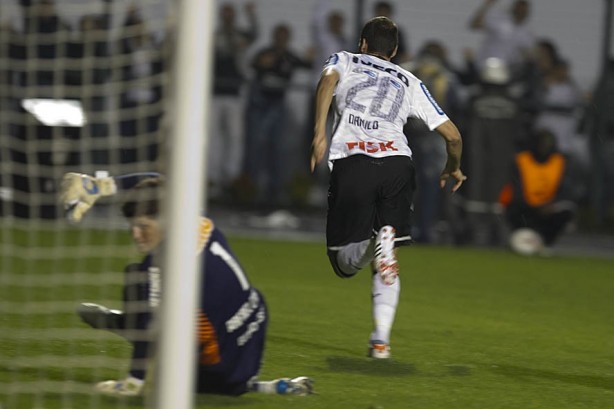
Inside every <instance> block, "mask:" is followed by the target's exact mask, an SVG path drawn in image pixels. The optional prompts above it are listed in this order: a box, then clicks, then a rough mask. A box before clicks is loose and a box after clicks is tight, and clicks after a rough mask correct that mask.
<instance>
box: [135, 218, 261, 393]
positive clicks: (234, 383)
mask: <svg viewBox="0 0 614 409" xmlns="http://www.w3.org/2000/svg"><path fill="white" fill-rule="evenodd" d="M200 223H201V230H200V231H201V237H200V243H199V251H200V254H201V257H203V260H202V266H201V269H202V271H201V274H202V275H203V277H202V278H201V282H202V287H201V291H200V300H199V308H198V323H197V334H196V336H197V340H198V351H197V359H198V362H197V374H198V391H199V392H213V393H234V391H236V390H237V389H236V388H237V387H239V388H241V387H242V386H243V385H244V384H245V383H246V382H247V381H248V380H249V379H250V378H252V377H254V376H256V375H257V374H258V371H259V370H260V365H261V361H262V356H263V352H264V344H265V334H266V328H267V323H268V319H267V308H266V303H265V300H264V297H263V296H262V294H261V293H260V292H259V291H258V290H257V289H256V288H254V287H252V285H251V284H250V282H249V280H248V278H247V276H246V275H245V273H244V271H243V269H242V267H241V265H240V264H239V262H238V260H237V258H236V257H235V255H234V253H233V252H232V250H231V249H230V246H229V245H228V242H227V241H226V238H225V237H224V235H223V234H222V233H221V232H220V231H219V230H218V229H217V228H215V226H214V224H213V222H212V221H211V220H210V219H207V218H202V219H201V221H200ZM155 260H156V257H155V256H152V255H151V254H150V255H147V256H146V257H145V258H144V259H143V261H142V262H141V263H140V265H139V266H138V267H137V268H136V269H138V271H139V272H141V274H145V273H146V274H147V279H145V280H143V281H142V283H143V284H142V286H141V288H140V290H138V291H137V293H138V294H141V295H140V296H139V297H138V298H140V300H138V301H145V299H146V300H147V303H148V305H149V307H150V309H149V310H148V311H147V312H146V313H143V314H141V315H140V317H139V318H137V319H135V320H134V321H133V322H135V323H136V326H137V327H138V328H136V329H140V330H146V329H147V328H148V326H149V324H150V323H151V318H152V313H153V312H154V311H155V308H156V307H157V305H158V304H159V301H160V297H163V288H162V280H161V277H160V274H164V272H161V271H160V268H159V266H157V265H156V262H155ZM172 274H177V273H175V272H173V273H172ZM125 299H126V295H125ZM133 300H134V299H133ZM162 330H164V329H162ZM133 345H134V349H133V363H136V362H141V361H142V360H143V359H144V358H146V357H147V356H148V354H149V346H150V345H149V342H147V341H137V342H134V343H133ZM137 366H138V364H137ZM137 366H135V365H133V369H134V368H135V367H137ZM131 373H134V371H131ZM239 391H240V392H239V393H241V392H242V391H243V390H242V389H239Z"/></svg>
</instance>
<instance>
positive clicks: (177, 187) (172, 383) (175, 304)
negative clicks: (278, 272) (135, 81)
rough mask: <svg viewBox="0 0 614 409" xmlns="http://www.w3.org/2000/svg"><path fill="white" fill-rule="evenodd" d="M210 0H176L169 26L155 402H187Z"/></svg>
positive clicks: (180, 406) (183, 406) (184, 406)
mask: <svg viewBox="0 0 614 409" xmlns="http://www.w3.org/2000/svg"><path fill="white" fill-rule="evenodd" d="M213 13H214V1H213V0H205V1H203V0H182V1H181V2H180V6H179V15H178V19H177V21H180V22H181V24H178V26H177V29H176V36H177V38H176V47H177V49H176V53H177V54H176V56H175V64H176V65H175V69H174V72H173V74H174V75H173V81H172V84H173V90H172V92H173V98H172V99H171V101H172V105H171V106H172V108H171V109H172V112H173V116H172V117H173V124H172V128H171V129H172V130H171V137H170V139H169V147H168V148H169V151H170V158H169V162H170V166H169V172H168V177H169V184H168V196H167V201H166V204H167V206H166V220H167V223H168V224H167V227H166V228H167V235H168V236H167V237H168V240H167V241H166V244H165V245H166V248H165V250H166V252H165V254H166V262H165V266H164V269H163V271H164V272H166V274H165V275H164V279H163V286H164V298H163V301H162V304H161V307H162V308H161V316H160V320H161V328H160V337H159V342H160V349H159V351H158V353H159V359H158V368H157V373H156V384H155V389H154V393H155V400H154V401H155V407H156V408H158V409H163V408H171V407H172V408H177V409H188V408H192V405H193V395H194V386H193V385H194V370H195V365H194V358H195V354H196V329H195V324H196V309H197V307H198V298H197V297H198V290H199V289H200V280H199V279H200V278H201V277H200V274H199V268H200V267H199V266H200V263H199V261H200V258H197V257H195V256H194V248H195V243H197V242H198V234H199V224H198V223H196V221H197V220H198V217H199V215H200V214H201V212H202V210H203V209H202V206H201V204H202V203H203V200H202V199H203V197H204V186H205V181H206V178H205V166H203V163H204V155H205V152H206V151H205V147H206V145H207V144H206V140H207V138H206V132H205V118H206V116H207V113H208V112H209V101H210V97H209V94H210V83H211V81H210V79H211V68H212V64H210V61H211V55H212V52H211V50H212V34H213V28H212V27H213Z"/></svg>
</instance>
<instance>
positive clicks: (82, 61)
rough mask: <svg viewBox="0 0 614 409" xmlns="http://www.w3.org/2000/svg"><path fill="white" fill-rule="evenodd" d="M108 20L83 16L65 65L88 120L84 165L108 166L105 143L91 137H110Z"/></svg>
mask: <svg viewBox="0 0 614 409" xmlns="http://www.w3.org/2000/svg"><path fill="white" fill-rule="evenodd" d="M107 22H108V21H107V19H105V18H104V16H102V15H92V14H86V15H84V16H82V17H81V20H80V21H79V29H80V30H79V33H78V36H77V39H76V41H73V42H72V43H71V51H70V53H69V54H70V58H72V59H73V61H68V64H71V66H72V67H73V68H74V70H75V73H74V74H73V75H71V76H70V77H71V78H72V79H73V80H74V81H75V84H74V85H78V86H79V87H80V88H79V89H80V94H81V95H80V96H79V98H80V99H81V101H82V102H83V107H84V110H85V112H86V117H87V121H88V125H87V128H84V129H85V130H86V131H84V133H83V135H82V139H84V138H85V139H86V140H87V142H88V143H87V146H88V147H90V148H91V149H92V151H91V155H92V157H91V158H90V159H88V160H87V163H92V164H95V165H108V164H109V163H110V158H109V151H108V148H106V146H108V142H107V141H103V140H99V141H92V140H91V139H89V138H90V137H94V138H103V137H108V136H109V127H108V123H107V122H106V121H105V118H104V113H105V112H106V111H107V110H108V109H109V100H108V98H107V96H108V94H109V93H108V88H107V86H106V83H107V82H108V81H109V80H110V79H111V73H112V71H111V66H110V64H109V61H110V59H109V57H110V55H111V54H110V50H109V42H108V35H109V30H108V26H107Z"/></svg>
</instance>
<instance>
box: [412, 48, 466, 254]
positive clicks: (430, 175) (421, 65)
mask: <svg viewBox="0 0 614 409" xmlns="http://www.w3.org/2000/svg"><path fill="white" fill-rule="evenodd" d="M401 67H403V68H405V69H407V70H409V71H410V72H411V73H413V74H415V75H416V76H417V77H418V78H420V79H421V80H422V82H423V83H424V84H425V85H426V87H427V88H428V89H429V90H430V92H431V94H432V95H433V97H434V98H435V100H436V101H437V103H438V104H439V105H440V106H441V108H442V110H443V111H445V112H449V113H450V117H452V118H453V117H454V112H456V110H457V103H458V95H457V87H458V84H457V83H456V75H455V74H454V73H453V72H452V71H451V70H450V69H449V68H448V67H449V63H448V60H447V50H446V48H445V47H444V46H443V44H441V43H440V42H438V41H429V42H427V43H426V44H425V45H424V46H423V47H422V48H421V50H420V52H419V53H418V56H417V57H416V58H415V59H414V60H412V61H411V62H410V63H406V64H403V65H401ZM405 134H406V135H407V138H408V141H409V146H410V147H411V150H412V152H413V154H414V155H413V157H414V161H415V164H416V176H417V180H418V181H417V185H418V186H419V188H418V190H417V191H416V197H415V199H414V203H415V206H416V209H415V210H416V218H415V219H416V222H415V231H413V232H412V237H413V238H414V239H415V240H416V241H419V242H424V243H428V242H431V241H433V239H435V237H433V233H434V227H435V224H436V223H437V222H438V221H442V222H443V219H444V218H445V217H444V214H445V207H446V206H447V203H445V202H444V201H445V200H446V198H447V197H448V195H445V194H442V191H441V189H440V187H439V178H440V174H441V169H443V168H444V167H445V164H446V160H447V152H446V147H445V144H444V143H443V141H442V140H441V138H439V137H436V135H437V132H435V131H430V130H429V129H428V127H427V126H426V125H425V124H424V122H423V121H422V120H416V119H411V118H410V119H409V120H408V122H407V124H406V126H405Z"/></svg>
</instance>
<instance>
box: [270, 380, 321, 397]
mask: <svg viewBox="0 0 614 409" xmlns="http://www.w3.org/2000/svg"><path fill="white" fill-rule="evenodd" d="M276 389H277V393H279V394H281V395H298V396H305V395H311V394H313V379H311V378H309V377H307V376H299V377H297V378H292V379H289V378H282V379H280V380H278V381H277V385H276Z"/></svg>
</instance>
